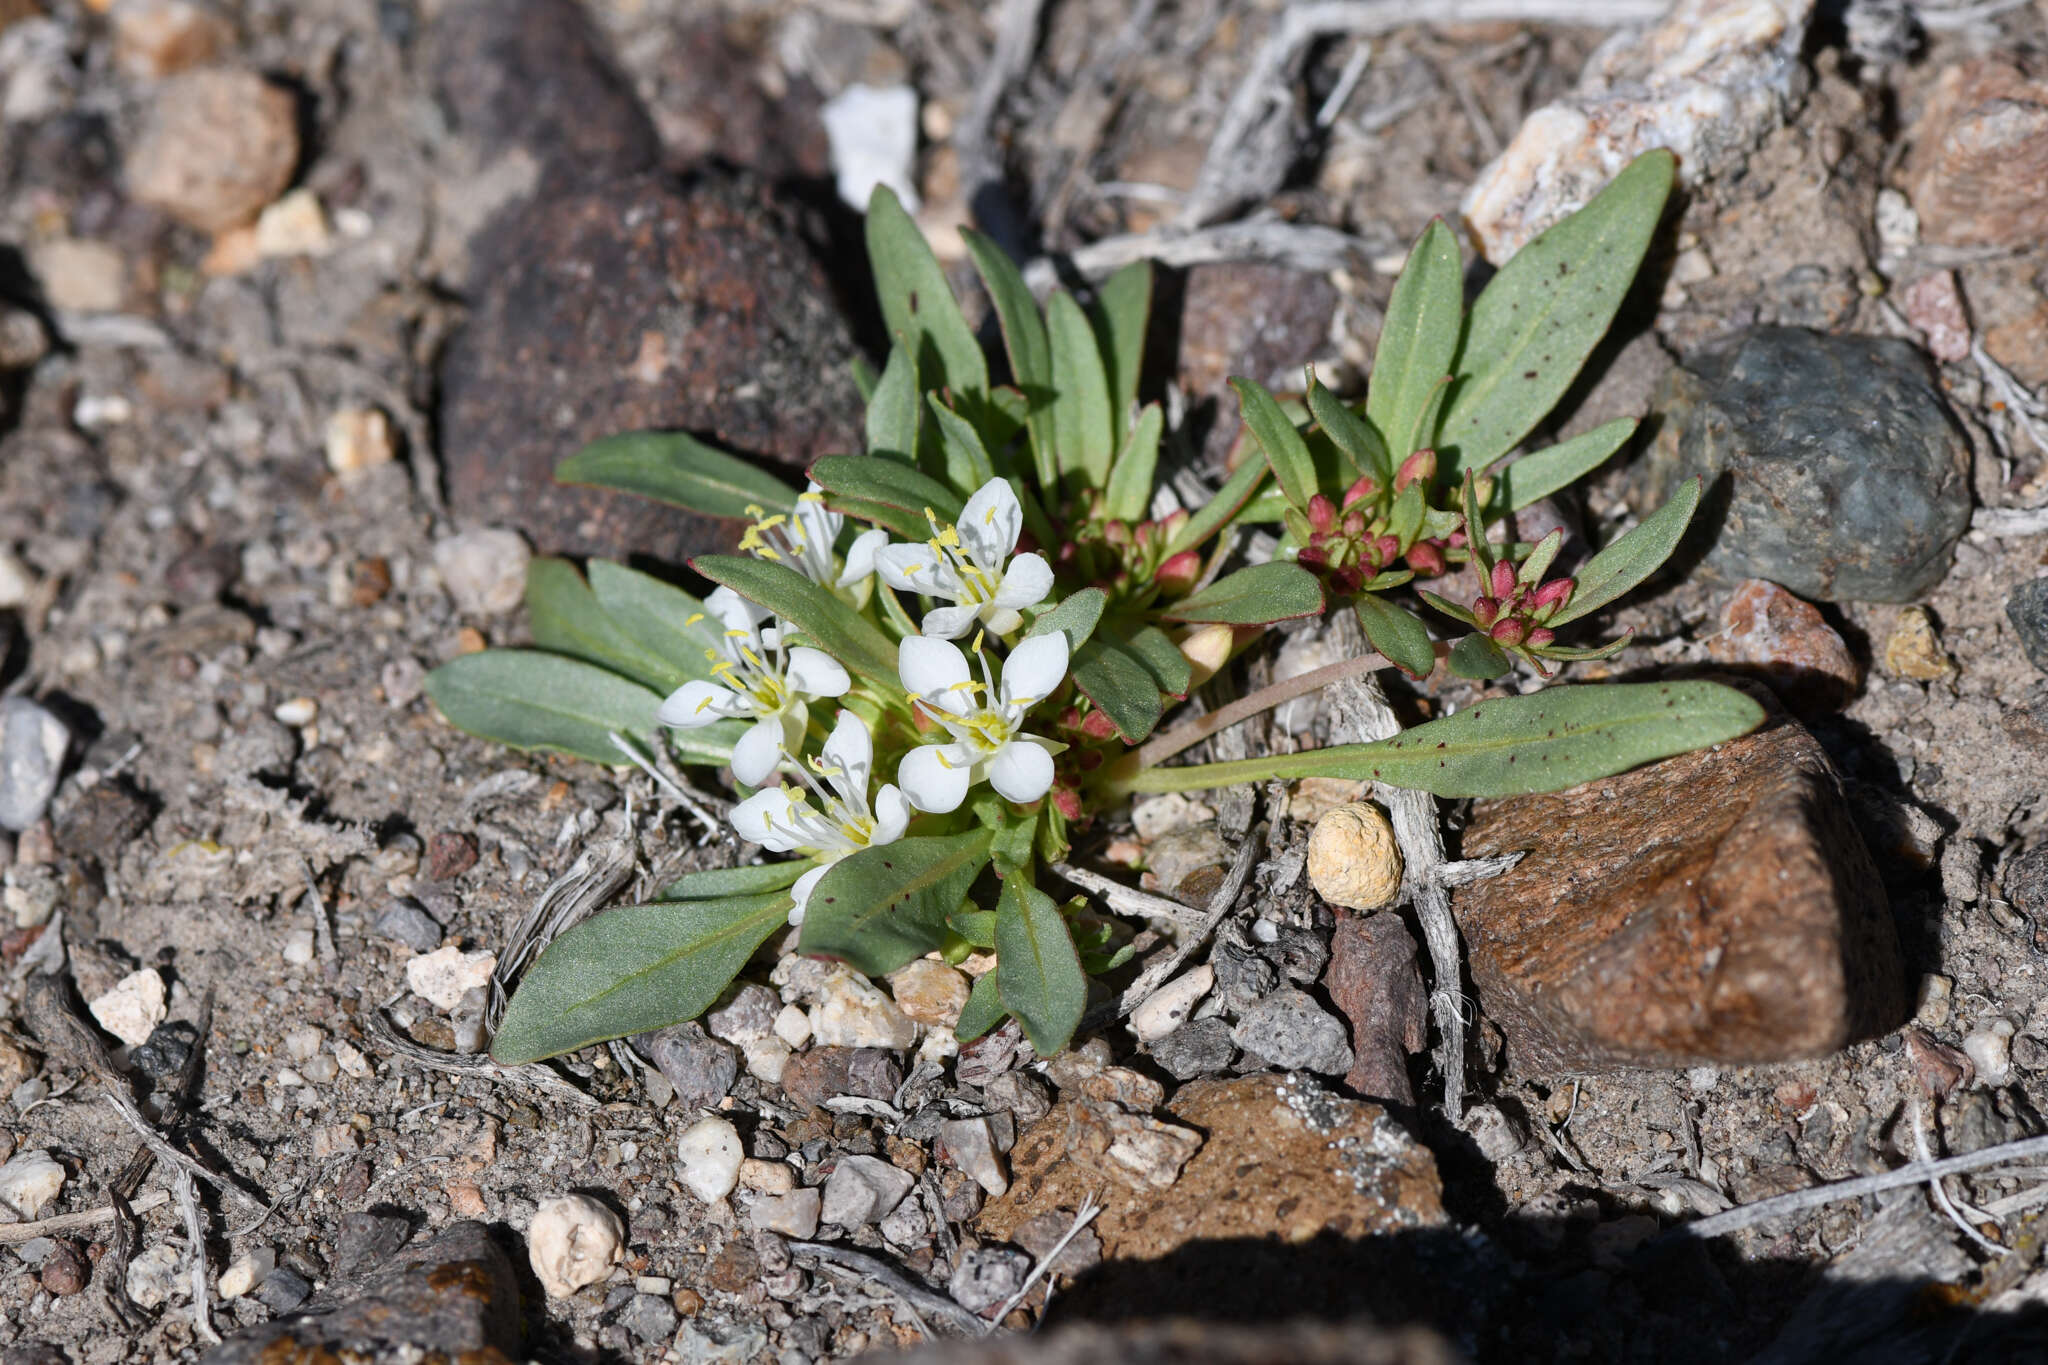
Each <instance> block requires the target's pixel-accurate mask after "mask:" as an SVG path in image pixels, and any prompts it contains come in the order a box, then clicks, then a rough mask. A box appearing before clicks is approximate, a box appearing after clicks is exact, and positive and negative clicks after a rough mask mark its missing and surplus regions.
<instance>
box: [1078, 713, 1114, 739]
mask: <svg viewBox="0 0 2048 1365" xmlns="http://www.w3.org/2000/svg"><path fill="white" fill-rule="evenodd" d="M1081 733H1082V734H1084V735H1086V736H1088V738H1090V739H1109V738H1111V737H1112V736H1114V735H1115V734H1116V722H1114V721H1112V720H1111V719H1110V718H1109V716H1108V714H1107V713H1105V712H1102V711H1090V712H1089V713H1088V714H1087V715H1085V716H1083V717H1081Z"/></svg>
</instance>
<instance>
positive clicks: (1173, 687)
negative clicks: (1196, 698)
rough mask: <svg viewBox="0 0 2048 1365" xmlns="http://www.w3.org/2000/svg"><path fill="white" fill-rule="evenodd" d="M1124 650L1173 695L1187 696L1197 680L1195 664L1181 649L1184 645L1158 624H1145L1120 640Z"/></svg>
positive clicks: (1165, 691)
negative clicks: (1190, 661)
mask: <svg viewBox="0 0 2048 1365" xmlns="http://www.w3.org/2000/svg"><path fill="white" fill-rule="evenodd" d="M1119 643H1121V644H1122V646H1123V648H1124V651H1125V652H1126V653H1128V654H1129V655H1130V656H1131V657H1132V658H1134V659H1136V660H1137V661H1138V662H1139V663H1141V664H1143V665H1145V671H1146V672H1147V673H1150V674H1151V675H1152V681H1153V682H1155V683H1158V684H1159V690H1160V691H1161V692H1164V693H1166V695H1168V696H1169V697H1185V696H1186V695H1187V694H1188V688H1189V686H1190V685H1191V684H1192V683H1193V681H1194V676H1195V672H1194V665H1192V664H1190V663H1189V662H1188V656H1187V655H1185V654H1183V653H1181V652H1180V646H1179V645H1177V644H1175V643H1174V642H1173V641H1172V639H1170V638H1169V637H1168V636H1167V634H1166V632H1165V631H1163V630H1161V629H1160V628H1159V627H1157V626H1142V627H1140V628H1139V629H1137V630H1135V631H1133V632H1131V633H1130V634H1129V635H1128V636H1124V637H1122V638H1121V639H1120V641H1119Z"/></svg>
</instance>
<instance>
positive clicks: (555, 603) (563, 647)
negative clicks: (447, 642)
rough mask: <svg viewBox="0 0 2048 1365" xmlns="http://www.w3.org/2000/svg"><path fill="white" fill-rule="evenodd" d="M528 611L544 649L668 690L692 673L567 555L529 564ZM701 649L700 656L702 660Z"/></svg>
mask: <svg viewBox="0 0 2048 1365" xmlns="http://www.w3.org/2000/svg"><path fill="white" fill-rule="evenodd" d="M526 614H527V618H528V620H529V621H530V622H531V623H532V628H533V642H534V644H536V645H538V646H540V647H541V648H542V649H548V650H553V651H554V652H555V653H557V654H568V655H571V656H573V657H575V658H578V659H583V660H586V661H587V662H589V663H594V664H597V665H599V666H600V667H603V668H608V669H610V670H611V671H612V672H614V673H623V674H625V675H626V676H627V677H629V678H631V679H632V680H633V681H635V682H637V683H643V684H645V685H646V686H648V687H651V688H653V689H654V690H655V691H657V692H659V693H662V694H664V695H665V694H667V693H669V692H673V691H674V690H675V689H676V688H678V687H680V686H682V685H683V683H684V681H685V680H686V679H689V678H693V677H699V676H702V670H701V669H700V671H699V672H697V673H689V672H684V671H681V670H679V669H677V668H675V667H673V666H672V665H670V664H669V663H668V662H667V661H665V660H664V659H663V658H662V657H661V656H660V655H659V654H656V653H655V652H654V651H652V650H649V649H646V648H644V647H643V646H642V645H641V644H640V642H639V640H638V639H636V638H635V637H634V636H633V634H632V633H631V632H630V631H628V630H626V629H625V627H624V626H622V625H621V624H620V623H619V622H617V621H615V620H613V619H612V617H611V613H609V612H607V611H606V610H605V609H604V608H603V606H601V605H600V604H599V602H598V600H597V597H596V595H595V594H594V593H592V592H591V590H590V585H589V584H587V583H585V582H584V581H583V575H582V574H580V573H577V572H576V566H575V565H574V564H571V563H570V562H569V561H568V560H566V559H536V560H534V561H533V562H532V563H531V564H529V565H528V566H527V569H526ZM702 657H703V656H702V654H701V653H700V654H699V656H698V658H699V661H700V663H701V661H702Z"/></svg>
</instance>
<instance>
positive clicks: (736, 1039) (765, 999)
mask: <svg viewBox="0 0 2048 1365" xmlns="http://www.w3.org/2000/svg"><path fill="white" fill-rule="evenodd" d="M781 1012H782V997H781V996H779V995H777V994H776V993H775V992H774V991H771V990H769V989H768V988H767V987H766V986H762V985H757V984H756V983H754V982H751V981H749V982H743V983H741V984H740V985H738V986H735V987H733V988H732V989H731V990H730V991H729V992H728V993H727V995H726V997H725V998H724V999H723V1000H721V1001H719V1002H718V1003H717V1004H716V1005H714V1006H712V1007H711V1008H710V1009H709V1010H707V1011H705V1014H704V1024H705V1027H706V1028H708V1029H710V1031H711V1036H712V1037H714V1038H723V1039H725V1041H727V1042H729V1043H745V1042H749V1041H751V1040H753V1039H756V1038H766V1037H767V1036H768V1035H769V1034H770V1033H772V1032H774V1030H775V1016H776V1015H777V1014H779V1013H781Z"/></svg>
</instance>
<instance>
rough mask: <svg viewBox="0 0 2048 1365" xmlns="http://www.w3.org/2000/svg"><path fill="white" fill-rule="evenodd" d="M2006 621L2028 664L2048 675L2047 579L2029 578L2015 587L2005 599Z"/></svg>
mask: <svg viewBox="0 0 2048 1365" xmlns="http://www.w3.org/2000/svg"><path fill="white" fill-rule="evenodd" d="M2005 619H2006V620H2008V621H2010V622H2012V628H2013V633H2014V634H2016V635H2018V636H2019V637H2020V648H2021V649H2023V650H2025V651H2026V652H2027V660H2028V662H2030V663H2032V664H2033V665H2034V667H2036V668H2038V669H2040V670H2041V671H2042V672H2043V673H2048V578H2030V579H2028V580H2027V581H2026V582H2024V583H2022V584H2020V585H2019V586H2018V587H2017V588H2014V589H2013V590H2012V593H2011V595H2010V596H2008V597H2007V598H2006V599H2005Z"/></svg>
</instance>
